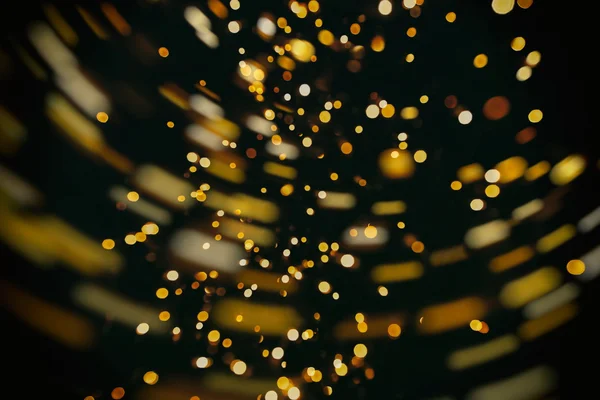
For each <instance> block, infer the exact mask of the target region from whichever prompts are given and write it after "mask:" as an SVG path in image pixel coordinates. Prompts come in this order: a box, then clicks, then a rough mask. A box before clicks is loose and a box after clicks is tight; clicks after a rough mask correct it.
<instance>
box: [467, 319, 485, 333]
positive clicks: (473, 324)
mask: <svg viewBox="0 0 600 400" xmlns="http://www.w3.org/2000/svg"><path fill="white" fill-rule="evenodd" d="M469 326H470V327H471V329H472V330H474V331H475V332H479V331H480V330H481V328H483V324H482V323H481V321H479V320H478V319H474V320H472V321H471V323H470V324H469Z"/></svg>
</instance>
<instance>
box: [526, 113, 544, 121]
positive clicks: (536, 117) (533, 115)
mask: <svg viewBox="0 0 600 400" xmlns="http://www.w3.org/2000/svg"><path fill="white" fill-rule="evenodd" d="M528 117H529V121H530V122H532V123H534V124H536V123H538V122H540V121H541V120H542V118H544V113H543V112H542V111H541V110H531V112H530V113H529V116H528Z"/></svg>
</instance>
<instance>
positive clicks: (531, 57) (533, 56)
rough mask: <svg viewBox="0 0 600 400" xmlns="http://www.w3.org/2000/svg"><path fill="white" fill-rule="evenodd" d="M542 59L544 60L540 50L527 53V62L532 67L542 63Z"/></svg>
mask: <svg viewBox="0 0 600 400" xmlns="http://www.w3.org/2000/svg"><path fill="white" fill-rule="evenodd" d="M541 60H542V54H541V53H540V52H539V51H532V52H531V53H529V54H528V55H527V58H526V59H525V62H526V63H527V65H529V66H530V67H535V66H536V65H538V64H539V63H540V61H541Z"/></svg>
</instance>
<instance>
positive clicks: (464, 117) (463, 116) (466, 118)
mask: <svg viewBox="0 0 600 400" xmlns="http://www.w3.org/2000/svg"><path fill="white" fill-rule="evenodd" d="M471 121H473V114H472V113H471V111H467V110H465V111H461V113H460V114H458V122H460V123H461V124H463V125H468V124H470V123H471Z"/></svg>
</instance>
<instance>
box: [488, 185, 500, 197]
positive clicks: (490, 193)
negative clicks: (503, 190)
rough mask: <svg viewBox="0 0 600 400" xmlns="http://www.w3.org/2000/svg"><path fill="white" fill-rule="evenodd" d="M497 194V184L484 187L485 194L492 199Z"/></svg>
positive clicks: (498, 189)
mask: <svg viewBox="0 0 600 400" xmlns="http://www.w3.org/2000/svg"><path fill="white" fill-rule="evenodd" d="M499 194H500V188H499V187H498V185H489V186H488V187H486V188H485V195H486V196H487V197H489V198H492V199H493V198H495V197H498V195H499Z"/></svg>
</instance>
